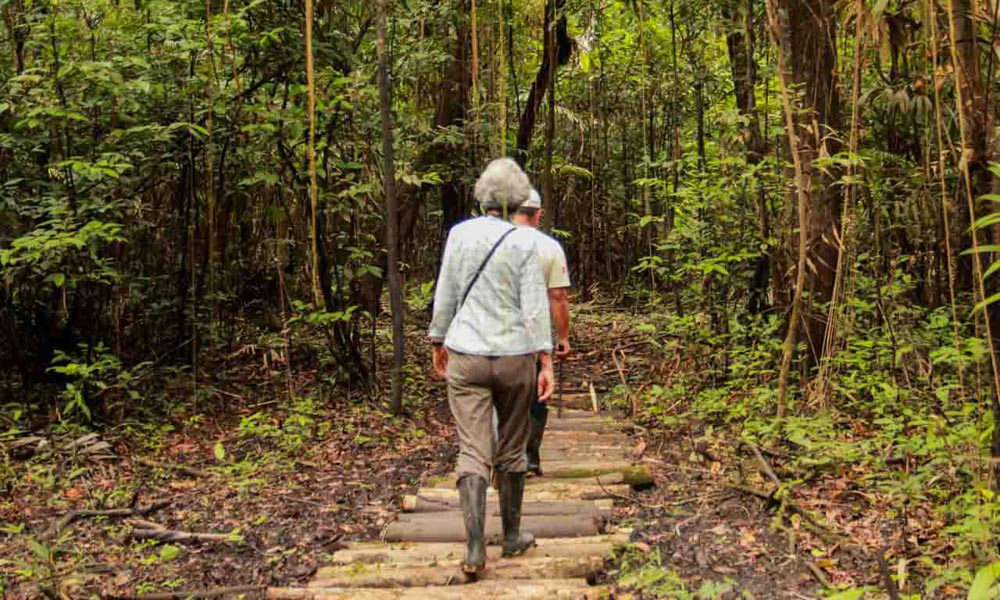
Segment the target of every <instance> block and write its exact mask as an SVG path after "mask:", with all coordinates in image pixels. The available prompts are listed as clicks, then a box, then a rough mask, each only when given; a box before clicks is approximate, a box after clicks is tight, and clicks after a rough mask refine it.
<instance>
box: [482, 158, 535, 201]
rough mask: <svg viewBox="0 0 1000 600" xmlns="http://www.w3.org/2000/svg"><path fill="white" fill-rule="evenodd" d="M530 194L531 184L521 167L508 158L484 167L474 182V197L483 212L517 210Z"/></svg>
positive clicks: (499, 159)
mask: <svg viewBox="0 0 1000 600" xmlns="http://www.w3.org/2000/svg"><path fill="white" fill-rule="evenodd" d="M530 193H531V182H530V181H529V180H528V176H527V175H525V173H524V171H523V170H521V167H519V166H518V164H517V163H516V162H514V161H513V160H511V159H509V158H498V159H496V160H494V161H492V162H491V163H490V164H488V165H486V168H485V169H484V170H483V172H482V174H481V175H479V179H477V180H476V189H475V195H476V200H477V201H478V202H479V205H480V206H482V207H483V210H490V209H502V208H504V207H506V208H507V210H511V211H514V210H517V208H518V207H519V206H521V205H522V204H524V202H525V200H527V199H528V194H530Z"/></svg>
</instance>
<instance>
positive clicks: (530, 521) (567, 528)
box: [383, 511, 603, 542]
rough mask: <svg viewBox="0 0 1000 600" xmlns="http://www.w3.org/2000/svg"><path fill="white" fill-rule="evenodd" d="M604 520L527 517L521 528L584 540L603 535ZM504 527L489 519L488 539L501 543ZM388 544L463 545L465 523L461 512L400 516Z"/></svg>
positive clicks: (541, 534) (387, 534)
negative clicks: (426, 543) (438, 543)
mask: <svg viewBox="0 0 1000 600" xmlns="http://www.w3.org/2000/svg"><path fill="white" fill-rule="evenodd" d="M602 524H603V519H600V518H594V517H592V516H589V515H526V516H525V517H523V518H522V519H521V527H522V529H524V530H525V531H530V532H531V533H533V534H535V537H536V538H539V539H540V538H557V537H584V536H591V535H597V534H599V533H601V526H602ZM502 531H503V530H502V528H501V526H500V519H499V518H498V517H487V519H486V537H487V538H488V539H490V540H498V539H499V537H500V535H501V532H502ZM383 540H384V541H386V542H461V541H464V540H465V524H464V523H463V521H462V513H461V512H459V511H454V512H444V513H415V514H409V515H407V514H403V515H400V519H399V520H398V521H394V522H392V523H390V524H389V525H388V526H387V527H386V529H385V533H384V535H383Z"/></svg>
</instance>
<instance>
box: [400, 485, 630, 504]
mask: <svg viewBox="0 0 1000 600" xmlns="http://www.w3.org/2000/svg"><path fill="white" fill-rule="evenodd" d="M528 481H529V482H532V485H530V486H528V487H527V488H526V489H525V492H524V502H555V501H560V500H598V499H606V498H614V497H617V496H627V495H628V493H629V491H630V488H629V486H627V485H625V484H621V483H619V484H613V483H607V484H605V485H603V487H602V486H600V485H597V484H596V483H593V482H591V483H581V482H578V481H575V480H571V479H570V480H557V479H544V478H541V479H537V478H532V479H529V480H528ZM417 494H418V495H420V496H422V497H425V498H429V499H434V500H446V501H451V500H453V501H454V504H455V506H458V490H456V489H455V488H454V486H451V487H433V488H420V489H419V490H417ZM486 498H487V502H488V501H489V500H491V499H494V498H496V490H494V489H493V488H490V489H489V490H488V491H487V492H486Z"/></svg>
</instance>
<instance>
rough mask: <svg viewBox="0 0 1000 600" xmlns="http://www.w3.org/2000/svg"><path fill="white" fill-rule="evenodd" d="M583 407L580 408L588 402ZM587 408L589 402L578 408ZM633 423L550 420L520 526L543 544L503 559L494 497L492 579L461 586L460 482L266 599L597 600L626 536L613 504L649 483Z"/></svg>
mask: <svg viewBox="0 0 1000 600" xmlns="http://www.w3.org/2000/svg"><path fill="white" fill-rule="evenodd" d="M580 400H583V398H581V399H580ZM580 404H584V403H583V402H581V403H580ZM633 448H635V443H634V441H632V440H631V439H630V436H629V434H628V432H627V425H625V424H623V423H620V422H617V421H615V420H614V419H612V418H610V417H607V416H603V415H599V414H597V413H594V412H591V411H585V410H564V411H562V415H561V416H559V415H558V411H557V410H551V411H550V412H549V422H548V428H547V431H546V435H545V441H544V443H543V445H542V467H543V469H544V474H545V476H544V477H534V478H529V479H528V484H527V486H526V490H525V498H524V506H523V518H522V528H523V529H524V530H527V531H530V532H532V533H534V534H535V537H536V538H537V539H538V545H537V546H536V547H534V548H532V549H530V550H528V551H527V552H526V553H525V554H524V555H523V556H519V557H516V558H500V546H499V545H498V543H499V538H500V535H501V528H500V517H499V511H498V508H499V507H498V505H497V496H496V490H494V489H492V488H491V489H490V490H489V493H488V498H487V523H486V535H487V538H488V540H489V542H490V545H489V546H488V549H487V563H486V573H485V575H484V577H483V579H482V580H481V581H479V582H477V583H474V584H464V583H463V578H462V575H461V572H460V565H461V560H462V557H463V555H464V551H465V544H464V539H465V530H464V525H463V523H462V513H461V510H460V508H459V502H458V492H457V490H456V489H455V478H454V476H448V477H439V478H436V479H432V480H430V481H429V482H428V483H427V487H424V488H421V489H419V490H418V491H417V493H416V494H415V495H412V496H407V497H405V498H404V500H403V506H402V507H401V508H402V513H401V514H400V515H399V518H398V520H396V521H394V522H392V523H390V524H389V525H388V526H387V527H386V528H385V530H384V532H383V536H382V538H383V539H382V540H381V541H376V542H362V543H355V544H352V545H351V546H350V547H349V548H347V549H345V550H341V551H339V552H337V553H336V554H334V556H333V563H332V564H331V565H329V566H327V567H324V568H322V569H320V570H319V571H318V572H317V574H316V576H315V578H314V579H313V581H312V582H310V583H309V585H308V587H306V588H272V589H270V590H268V597H269V598H273V599H276V600H277V599H289V600H291V599H294V600H303V599H310V600H340V599H348V598H353V599H360V600H365V599H371V600H382V599H390V598H392V599H395V598H418V599H428V600H447V599H451V598H456V599H457V598H496V599H499V598H510V599H514V598H518V599H522V600H524V599H528V600H530V599H543V598H544V599H546V600H549V599H552V598H600V597H601V596H602V594H604V595H605V596H606V594H607V589H606V588H604V587H602V586H600V585H591V584H593V583H594V582H595V581H598V580H599V578H600V577H599V576H600V574H601V572H602V571H603V569H604V562H605V557H607V556H608V554H609V553H610V552H611V550H612V548H613V547H614V546H615V544H621V543H626V542H627V541H628V531H627V530H623V529H620V528H617V527H616V526H615V524H614V523H613V521H612V505H613V502H614V500H613V498H615V497H616V496H625V495H627V494H628V493H629V492H630V490H631V488H632V486H634V485H647V484H649V483H651V480H650V476H649V473H648V471H647V470H646V469H645V468H644V467H642V466H641V465H637V464H635V461H634V460H633V458H632V453H631V450H632V449H633Z"/></svg>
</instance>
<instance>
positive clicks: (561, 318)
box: [549, 298, 569, 341]
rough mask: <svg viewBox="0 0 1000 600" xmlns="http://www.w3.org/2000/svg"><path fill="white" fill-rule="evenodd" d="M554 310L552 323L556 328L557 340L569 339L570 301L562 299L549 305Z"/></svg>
mask: <svg viewBox="0 0 1000 600" xmlns="http://www.w3.org/2000/svg"><path fill="white" fill-rule="evenodd" d="M549 304H550V305H551V308H552V322H553V324H554V325H555V328H556V339H557V340H559V341H563V340H568V339H569V300H568V299H566V298H562V299H559V300H555V301H552V302H550V303H549Z"/></svg>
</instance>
